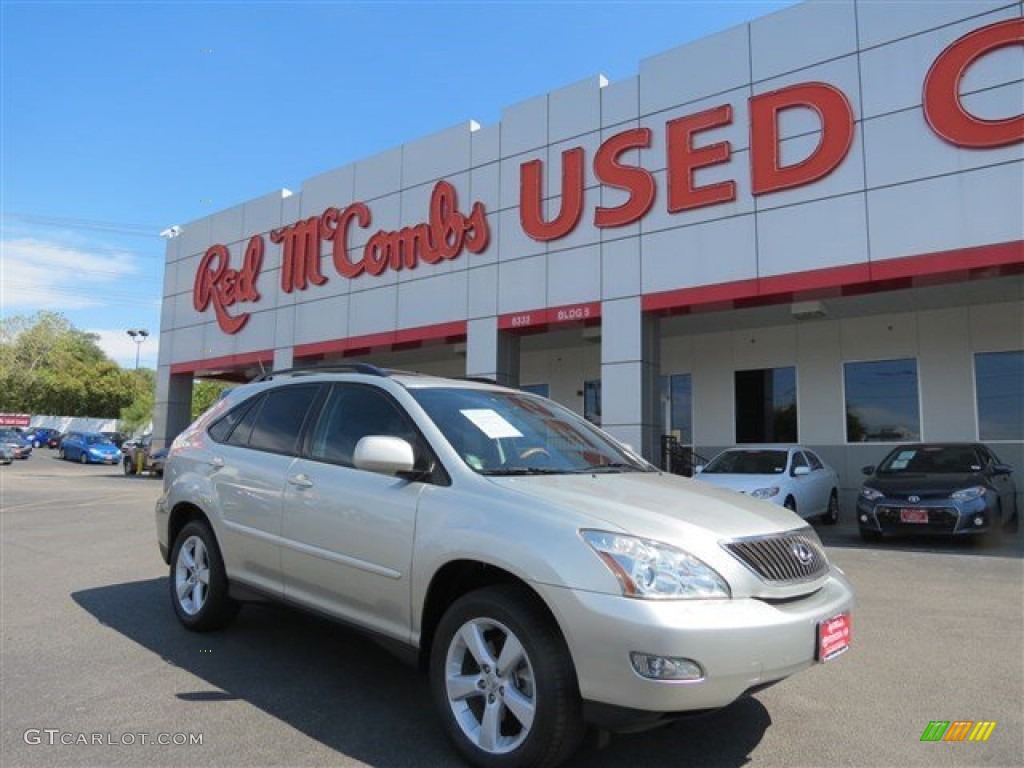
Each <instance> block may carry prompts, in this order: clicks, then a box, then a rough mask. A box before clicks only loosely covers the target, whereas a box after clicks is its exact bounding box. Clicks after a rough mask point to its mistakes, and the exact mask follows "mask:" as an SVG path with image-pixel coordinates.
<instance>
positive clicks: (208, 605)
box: [169, 520, 239, 632]
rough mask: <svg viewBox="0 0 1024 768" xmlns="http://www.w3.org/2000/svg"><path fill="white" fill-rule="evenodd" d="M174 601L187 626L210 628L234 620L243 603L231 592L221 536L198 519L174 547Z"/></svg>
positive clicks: (177, 540)
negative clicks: (218, 539) (220, 542)
mask: <svg viewBox="0 0 1024 768" xmlns="http://www.w3.org/2000/svg"><path fill="white" fill-rule="evenodd" d="M169 582H170V590H171V604H172V605H173V606H174V613H175V614H176V615H177V617H178V621H180V622H181V623H182V624H183V625H184V626H185V627H186V628H187V629H190V630H192V631H193V632H208V631H210V630H213V629H220V628H221V627H224V626H227V625H228V624H229V623H231V620H232V619H234V618H235V615H236V614H237V613H238V608H239V604H238V602H237V601H235V600H232V599H231V598H230V597H229V596H228V577H227V572H226V571H225V569H224V560H223V558H222V557H221V554H220V547H218V546H217V539H216V538H215V537H214V535H213V531H211V530H210V526H209V525H207V524H206V523H205V522H202V521H199V520H194V521H192V522H191V523H189V524H188V525H186V526H185V527H184V528H182V529H181V532H180V533H179V534H178V538H177V539H175V541H174V549H173V550H172V551H171V575H170V579H169Z"/></svg>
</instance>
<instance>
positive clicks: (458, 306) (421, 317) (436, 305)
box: [398, 271, 469, 328]
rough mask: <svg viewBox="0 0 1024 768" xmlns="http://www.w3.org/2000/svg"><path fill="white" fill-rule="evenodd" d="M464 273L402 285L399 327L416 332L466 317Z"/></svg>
mask: <svg viewBox="0 0 1024 768" xmlns="http://www.w3.org/2000/svg"><path fill="white" fill-rule="evenodd" d="M468 282H469V279H468V276H467V275H466V272H465V271H462V272H452V273H451V274H447V275H438V276H436V277H428V278H425V279H423V280H414V281H412V282H408V283H400V284H399V286H398V327H399V328H417V327H419V326H422V325H434V324H436V323H446V322H451V321H454V320H463V319H465V317H466V309H467V297H466V289H467V285H468Z"/></svg>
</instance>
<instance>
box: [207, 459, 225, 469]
mask: <svg viewBox="0 0 1024 768" xmlns="http://www.w3.org/2000/svg"><path fill="white" fill-rule="evenodd" d="M207 463H208V464H209V465H210V466H211V467H213V468H214V469H223V468H224V458H223V457H222V456H214V457H213V458H212V459H210V460H209V461H208V462H207Z"/></svg>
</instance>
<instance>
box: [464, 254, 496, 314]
mask: <svg viewBox="0 0 1024 768" xmlns="http://www.w3.org/2000/svg"><path fill="white" fill-rule="evenodd" d="M466 274H467V279H468V281H469V283H468V294H469V295H468V302H469V304H468V308H467V313H466V314H467V317H469V318H477V317H487V316H489V315H496V314H498V265H497V264H489V265H486V266H482V267H474V268H472V269H470V270H468V271H467V273H466Z"/></svg>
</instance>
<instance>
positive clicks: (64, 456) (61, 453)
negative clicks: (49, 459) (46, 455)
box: [57, 448, 67, 461]
mask: <svg viewBox="0 0 1024 768" xmlns="http://www.w3.org/2000/svg"><path fill="white" fill-rule="evenodd" d="M57 458H58V459H60V460H61V461H64V460H65V459H67V454H65V453H64V449H63V448H58V449H57Z"/></svg>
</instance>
